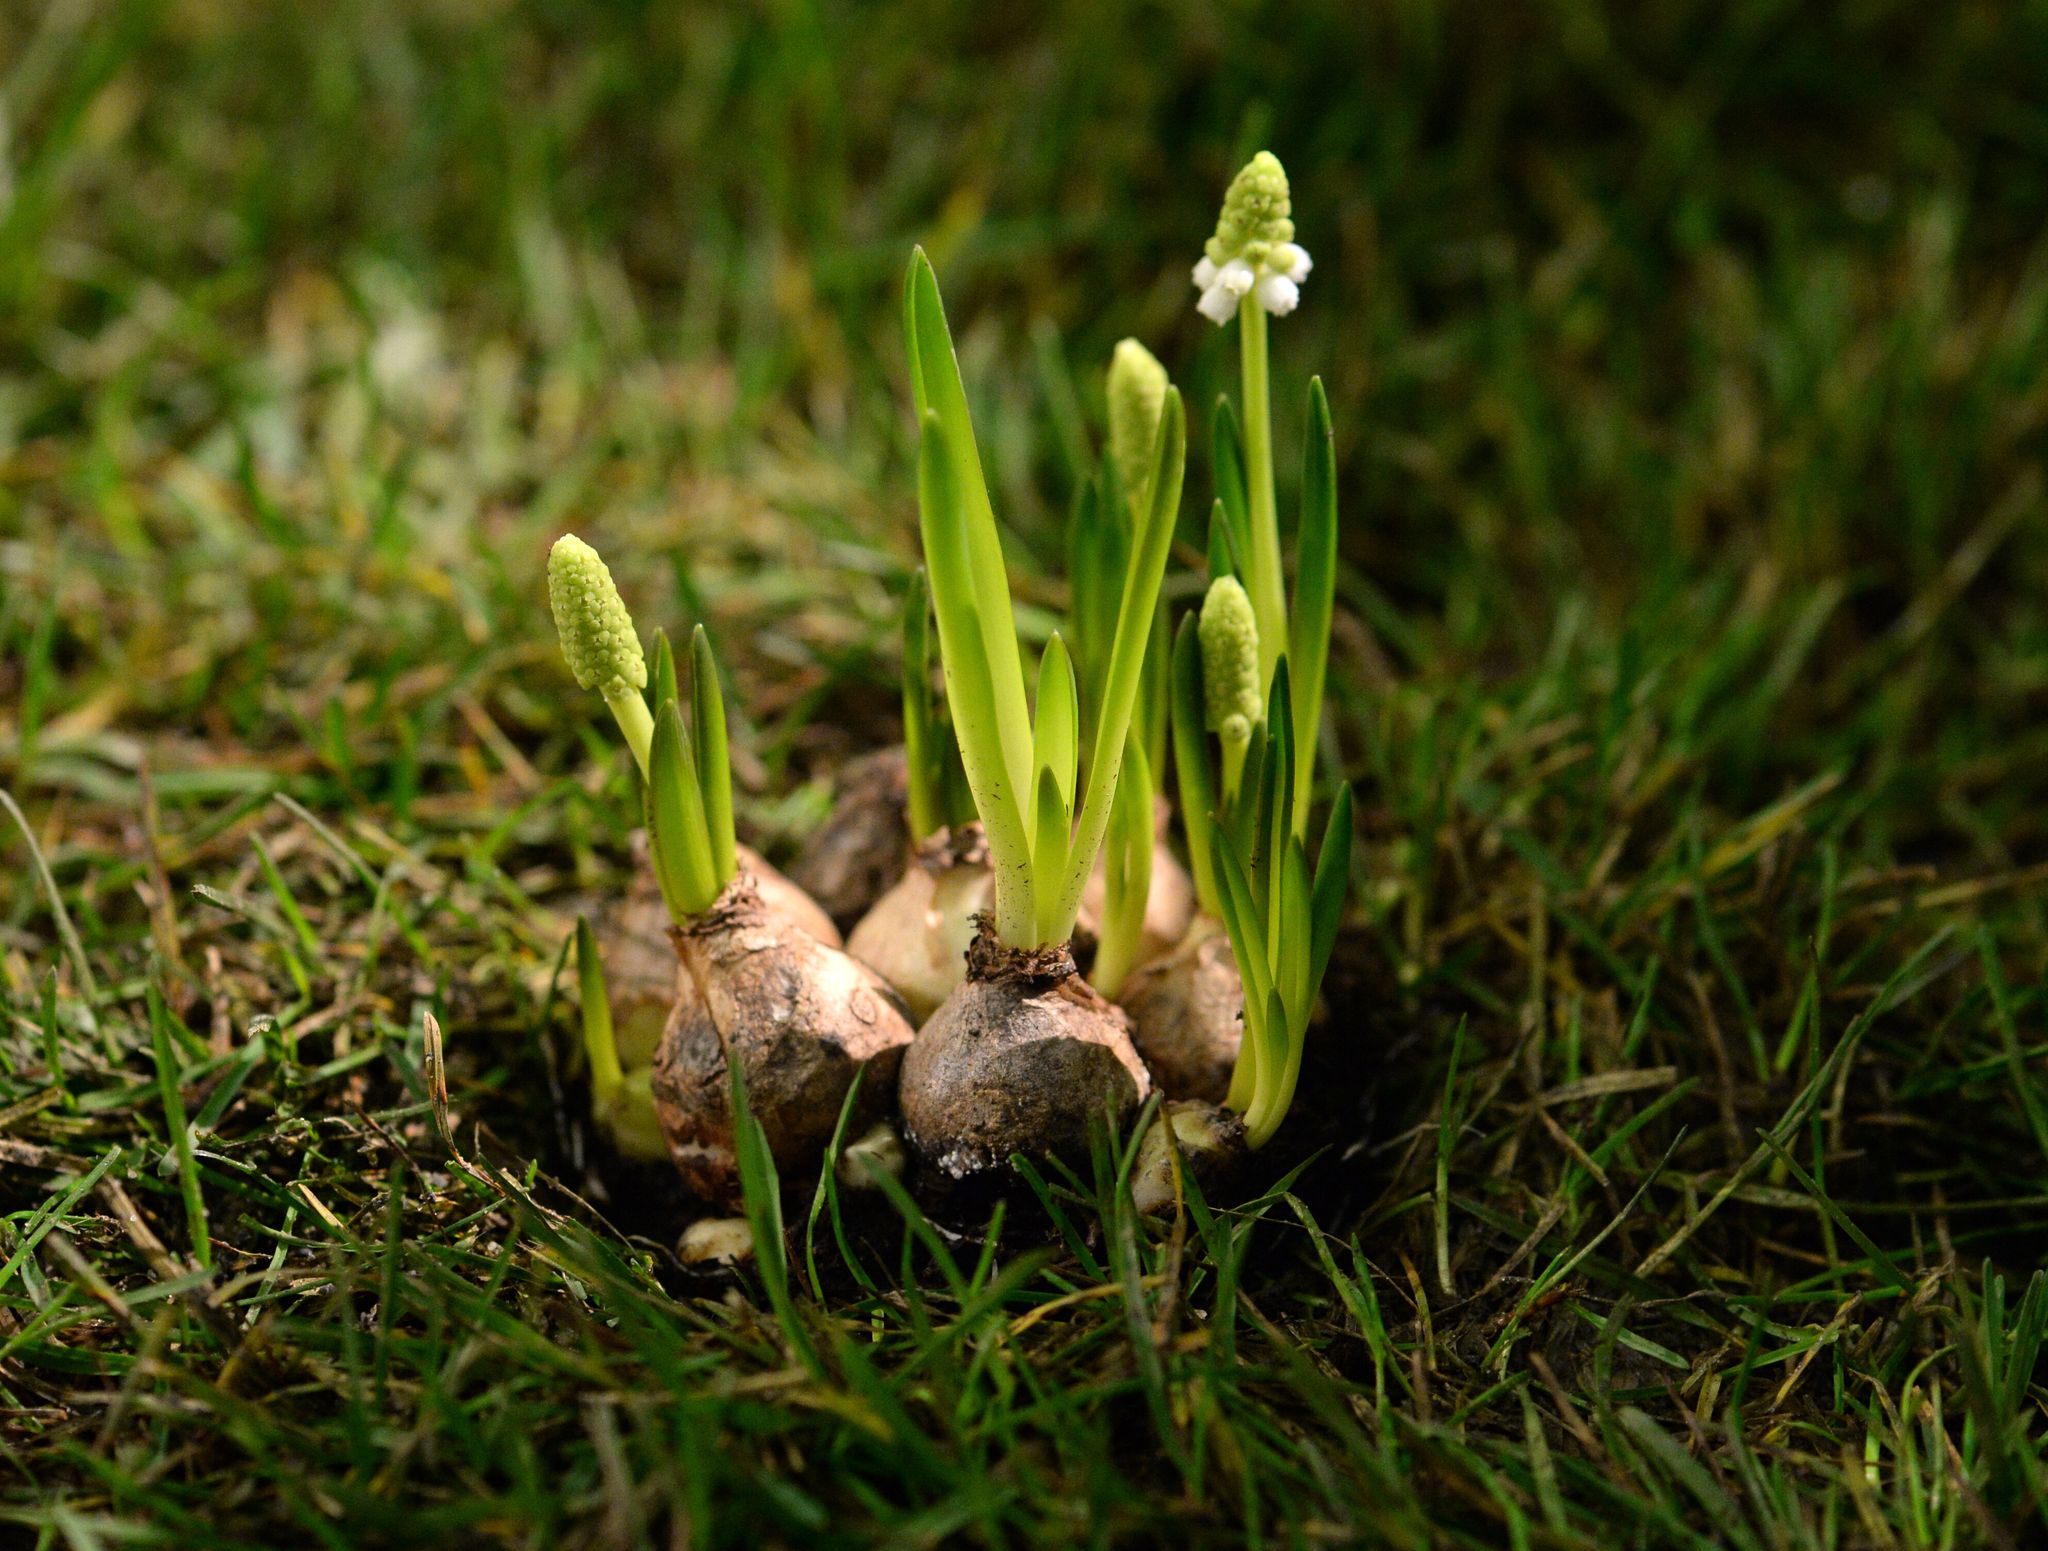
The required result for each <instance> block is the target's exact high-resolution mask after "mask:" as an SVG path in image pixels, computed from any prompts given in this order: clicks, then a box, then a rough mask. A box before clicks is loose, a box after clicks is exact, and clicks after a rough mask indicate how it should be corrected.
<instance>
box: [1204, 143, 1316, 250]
mask: <svg viewBox="0 0 2048 1551" xmlns="http://www.w3.org/2000/svg"><path fill="white" fill-rule="evenodd" d="M1293 214H1294V205H1293V201H1292V199H1291V198H1290V197H1289V195H1288V191H1287V169H1286V168H1285V167H1282V166H1281V165H1280V158H1279V157H1277V156H1275V155H1274V154H1273V153H1272V152H1271V151H1261V152H1259V154H1258V155H1257V156H1254V157H1253V158H1252V159H1251V160H1250V161H1248V162H1246V163H1245V164H1244V166H1243V167H1241V168H1240V169H1239V170H1238V174H1237V176H1236V177H1234V178H1232V179H1231V180H1230V189H1229V191H1228V192H1227V193H1225V194H1224V196H1223V210H1222V212H1221V213H1220V214H1219V215H1218V216H1217V217H1216V235H1215V236H1213V237H1211V238H1210V239H1209V240H1208V242H1207V243H1205V244H1204V245H1203V249H1202V251H1203V252H1204V253H1206V254H1207V255H1208V257H1209V262H1210V263H1212V264H1214V265H1216V266H1217V267H1218V268H1219V269H1220V268H1221V267H1222V266H1223V265H1225V264H1228V263H1229V262H1230V261H1231V260H1232V259H1243V260H1244V261H1245V262H1246V263H1247V264H1250V265H1251V266H1252V267H1253V268H1254V269H1256V268H1258V267H1259V266H1260V265H1261V264H1264V263H1265V262H1266V260H1267V258H1268V257H1270V256H1271V254H1272V251H1273V249H1275V248H1276V247H1278V246H1279V245H1280V244H1281V243H1283V242H1292V241H1294V220H1293Z"/></svg>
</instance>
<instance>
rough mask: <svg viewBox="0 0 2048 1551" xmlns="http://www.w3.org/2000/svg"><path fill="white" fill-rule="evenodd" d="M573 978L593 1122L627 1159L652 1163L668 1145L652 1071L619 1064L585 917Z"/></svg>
mask: <svg viewBox="0 0 2048 1551" xmlns="http://www.w3.org/2000/svg"><path fill="white" fill-rule="evenodd" d="M576 980H577V986H578V989H579V991H580V993H581V1000H582V1003H583V1052H584V1057H585V1059H586V1060H588V1061H589V1062H590V1118H591V1122H592V1123H593V1124H594V1125H596V1126H597V1128H598V1129H599V1130H600V1131H602V1132H603V1133H604V1134H605V1135H606V1136H607V1137H608V1138H609V1139H610V1140H611V1143H612V1145H613V1146H614V1147H616V1148H618V1149H619V1151H620V1152H622V1153H624V1154H626V1155H627V1156H628V1157H632V1158H640V1159H643V1160H647V1161H650V1162H651V1161H654V1160H658V1159H662V1158H666V1157H667V1156H668V1144H667V1143H666V1142H665V1141H663V1139H662V1134H661V1122H660V1120H659V1119H657V1118H656V1116H655V1113H654V1090H653V1087H652V1084H651V1082H650V1075H651V1074H650V1073H649V1072H647V1071H645V1070H642V1071H637V1072H627V1071H626V1070H625V1069H624V1068H623V1067H622V1066H621V1065H620V1064H619V1045H618V1040H617V1039H616V1038H615V1037H614V1035H613V1032H612V1004H611V997H610V994H609V992H608V991H607V990H606V988H605V979H604V964H603V961H602V960H601V959H600V958H599V957H598V952H597V934H596V933H595V932H593V931H591V929H590V921H589V919H588V918H587V917H584V916H578V917H577V918H576Z"/></svg>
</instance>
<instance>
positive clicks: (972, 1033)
mask: <svg viewBox="0 0 2048 1551" xmlns="http://www.w3.org/2000/svg"><path fill="white" fill-rule="evenodd" d="M1151 1091H1152V1080H1151V1077H1150V1075H1149V1074H1148V1073H1147V1072H1146V1070H1145V1063H1144V1062H1143V1061H1141V1060H1139V1059H1138V1052H1137V1050H1136V1049H1135V1048H1134V1047H1133V1046H1132V1044H1131V1036H1130V1020H1129V1019H1127V1018H1126V1017H1125V1016H1124V1015H1123V1013H1122V1011H1121V1010H1119V1009H1118V1008H1117V1007H1116V1006H1115V1005H1114V1004H1113V1003H1111V1002H1109V1001H1106V1000H1104V998H1103V997H1102V996H1101V995H1100V994H1098V993H1097V992H1096V990H1095V988H1094V987H1093V986H1091V985H1089V984H1088V982H1087V981H1085V980H1083V979H1082V978H1081V977H1080V976H1079V975H1078V974H1077V973H1076V972H1075V969H1074V959H1073V955H1072V953H1071V952H1069V951H1068V949H1067V948H1066V947H1065V946H1064V945H1061V946H1059V947H1053V948H1038V949H1033V950H1029V951H1019V950H1016V949H1013V948H1008V947H1005V946H1004V945H1003V944H1002V943H1001V942H999V941H998V940H997V939H996V936H995V933H994V931H993V930H992V929H991V928H990V926H989V923H988V918H987V917H983V919H982V922H981V929H980V931H979V932H978V934H977V935H976V937H975V939H974V944H973V946H972V948H971V949H970V950H969V952H968V958H967V978H966V980H964V981H963V982H962V983H961V985H960V987H959V989H958V990H956V991H955V992H954V993H953V994H952V995H951V996H949V997H948V998H947V999H946V1002H945V1005H944V1006H942V1007H940V1008H939V1010H938V1011H937V1012H935V1013H933V1014H932V1016H931V1018H930V1019H929V1020H928V1021H927V1022H926V1023H925V1026H924V1027H923V1028H922V1029H920V1030H919V1031H918V1035H917V1038H916V1039H915V1040H913V1041H912V1042H911V1046H910V1049H909V1051H908V1052H906V1053H905V1055H904V1057H903V1078H902V1083H901V1087H900V1091H899V1098H900V1102H901V1104H902V1108H903V1130H904V1135H905V1137H906V1139H907V1140H908V1141H909V1142H910V1145H911V1146H912V1147H913V1148H914V1149H916V1151H917V1153H918V1155H919V1156H920V1157H921V1158H922V1159H923V1160H924V1161H925V1162H926V1163H927V1164H928V1165H930V1166H931V1167H932V1168H933V1169H935V1170H937V1171H938V1172H939V1173H940V1174H942V1175H945V1176H946V1177H948V1178H950V1179H954V1180H963V1179H967V1178H969V1177H970V1176H973V1175H977V1174H985V1173H989V1172H991V1171H994V1170H999V1169H1007V1168H1008V1166H1009V1160H1010V1156H1011V1154H1013V1153H1022V1154H1024V1155H1025V1156H1027V1157H1031V1158H1044V1157H1047V1156H1059V1157H1064V1158H1068V1159H1080V1158H1084V1157H1085V1156H1086V1155H1087V1148H1088V1128H1089V1125H1090V1124H1091V1123H1092V1122H1093V1121H1094V1120H1095V1118H1096V1117H1098V1116H1100V1115H1102V1114H1104V1112H1105V1102H1104V1101H1105V1099H1107V1100H1109V1101H1110V1103H1109V1106H1108V1108H1109V1109H1110V1110H1111V1111H1113V1112H1114V1114H1115V1116H1116V1118H1117V1119H1118V1120H1119V1121H1124V1120H1128V1119H1129V1118H1130V1116H1131V1114H1132V1113H1133V1112H1134V1111H1135V1110H1136V1109H1137V1107H1138V1106H1139V1105H1140V1104H1141V1103H1143V1102H1144V1100H1145V1099H1146V1097H1147V1096H1148V1095H1149V1094H1150V1093H1151Z"/></svg>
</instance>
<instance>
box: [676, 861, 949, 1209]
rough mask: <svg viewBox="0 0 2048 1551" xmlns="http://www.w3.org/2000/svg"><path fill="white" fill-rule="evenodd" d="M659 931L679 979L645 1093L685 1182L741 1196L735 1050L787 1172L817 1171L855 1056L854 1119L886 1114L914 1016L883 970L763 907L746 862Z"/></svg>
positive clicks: (715, 1199)
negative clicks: (707, 900)
mask: <svg viewBox="0 0 2048 1551" xmlns="http://www.w3.org/2000/svg"><path fill="white" fill-rule="evenodd" d="M670 936H671V939H672V941H673V943H674V952H675V956H676V958H677V959H678V961H679V962H680V964H681V966H682V978H681V981H680V986H679V992H678V995H677V997H676V1000H675V1003H674V1006H673V1007H672V1008H671V1010H670V1013H669V1017H668V1022H667V1024H666V1026H665V1027H664V1028H663V1030H662V1035H661V1043H660V1045H659V1047H658V1048H657V1049H656V1051H655V1056H654V1074H653V1078H654V1080H653V1088H654V1103H655V1109H656V1112H657V1113H658V1114H659V1116H660V1118H661V1126H662V1132H663V1134H664V1135H665V1136H666V1138H667V1140H668V1149H669V1157H670V1159H671V1161H673V1162H674V1164H675V1166H676V1169H677V1172H678V1173H680V1174H681V1175H682V1177H683V1181H684V1183H685V1185H686V1186H687V1187H688V1188H689V1189H690V1191H691V1192H692V1193H693V1194H694V1195H696V1196H698V1197H700V1198H701V1199H703V1200H705V1201H709V1202H712V1203H714V1204H731V1203H733V1202H736V1201H738V1199H739V1194H740V1191H739V1170H738V1162H737V1159H736V1157H735V1155H734V1152H733V1135H734V1128H733V1115H732V1106H731V1087H730V1079H729V1076H728V1072H727V1067H728V1063H730V1062H732V1061H739V1062H741V1063H743V1066H742V1070H743V1071H744V1072H745V1074H746V1079H747V1091H748V1101H749V1103H750V1105H751V1106H752V1109H753V1112H754V1116H755V1118H756V1119H757V1120H758V1121H759V1122H760V1123H761V1128H762V1131H763V1132H764V1134H765V1135H766V1137H767V1140H768V1146H769V1150H770V1151H771V1152H772V1153H773V1154H774V1158H775V1163H776V1166H777V1168H778V1169H779V1170H780V1171H781V1172H782V1174H783V1177H784V1178H785V1179H800V1178H803V1177H805V1176H807V1175H810V1174H813V1173H815V1171H816V1169H817V1166H818V1164H819V1162H820V1160H821V1159H822V1158H823V1156H824V1152H825V1149H826V1147H827V1145H829V1143H830V1142H831V1139H832V1131H833V1127H834V1126H835V1125H836V1124H837V1123H838V1120H839V1110H840V1106H841V1105H842V1103H843V1102H844V1101H845V1098H846V1093H847V1089H848V1088H849V1087H851V1086H852V1083H853V1078H854V1074H855V1073H856V1072H857V1071H858V1070H860V1068H862V1067H863V1066H866V1067H868V1068H870V1070H869V1071H868V1074H867V1078H866V1080H865V1082H864V1083H863V1084H862V1087H861V1100H860V1103H859V1105H858V1106H857V1113H856V1115H855V1117H854V1121H855V1124H857V1125H860V1126H867V1125H871V1124H873V1123H874V1122H875V1121H877V1120H880V1119H881V1118H883V1116H884V1115H885V1114H886V1113H887V1110H888V1107H889V1095H890V1094H891V1093H892V1092H893V1091H894V1088H895V1080H896V1071H897V1065H898V1063H899V1062H900V1060H901V1059H902V1055H903V1051H904V1048H905V1047H906V1046H907V1045H908V1044H909V1043H910V1038H911V1026H910V1023H909V1021H908V1020H907V1019H906V1018H905V1016H904V1013H903V1008H902V1004H901V1003H900V1002H899V1001H898V1000H897V998H896V996H895V993H894V992H892V991H891V990H890V989H889V987H888V986H887V985H886V984H885V983H884V982H883V981H882V979H881V977H880V976H878V975H876V974H875V973H874V971H872V970H870V969H868V968H867V967H866V966H865V965H862V964H860V963H858V962H856V961H855V960H854V959H852V958H851V957H849V956H848V955H847V954H845V953H842V952H840V951H839V950H838V949H836V948H832V947H828V946H827V945H826V944H824V943H822V942H820V941H818V939H817V938H815V937H813V936H812V935H811V934H810V933H809V932H807V931H804V930H802V929H801V928H799V927H797V926H796V925H794V924H793V923H792V922H791V921H790V919H789V918H788V917H787V916H785V915H782V914H780V913H778V912H777V911H775V910H772V909H770V908H769V907H768V905H767V904H766V903H765V902H764V899H763V896H762V894H761V892H760V890H759V888H758V887H757V886H756V884H755V881H754V879H753V877H752V876H751V874H750V873H748V872H746V871H744V870H743V871H742V872H741V873H740V874H739V875H738V876H737V877H736V878H735V879H734V880H733V881H732V882H731V883H730V884H728V885H727V886H726V888H725V892H724V893H722V894H720V895H719V897H718V899H717V900H716V902H714V903H713V904H712V906H711V908H710V909H708V910H706V911H705V912H704V913H703V914H701V915H699V916H696V917H694V918H693V919H692V920H691V921H689V922H688V923H687V924H686V925H683V926H680V927H676V928H674V929H673V930H672V932H671V933H670Z"/></svg>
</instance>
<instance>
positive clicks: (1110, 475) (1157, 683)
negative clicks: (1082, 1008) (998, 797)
mask: <svg viewBox="0 0 2048 1551" xmlns="http://www.w3.org/2000/svg"><path fill="white" fill-rule="evenodd" d="M1105 386H1106V390H1107V391H1106V393H1105V399H1106V402H1107V406H1108V420H1109V445H1108V447H1107V449H1106V451H1105V454H1104V457H1103V460H1102V466H1101V470H1100V472H1099V474H1098V475H1097V476H1096V477H1095V478H1094V479H1092V480H1091V481H1089V483H1088V484H1087V485H1086V486H1084V487H1083V489H1082V491H1081V498H1080V500H1079V501H1078V502H1077V504H1076V507H1075V512H1074V519H1073V522H1072V524H1071V525H1070V528H1069V551H1070V553H1069V563H1068V575H1069V577H1070V578H1071V585H1072V589H1073V612H1072V620H1071V625H1072V630H1073V648H1074V662H1075V669H1076V672H1077V673H1078V675H1079V678H1080V682H1081V705H1082V708H1083V712H1084V715H1089V714H1092V713H1093V711H1094V708H1095V707H1096V706H1097V705H1098V704H1099V703H1100V700H1101V698H1102V687H1103V681H1104V678H1105V675H1106V674H1107V671H1108V667H1109V659H1110V655H1111V651H1112V648H1113V645H1114V640H1115V633H1116V615H1117V608H1118V604H1119V602H1120V600H1121V599H1122V596H1123V593H1124V589H1125V585H1126V580H1127V575H1128V572H1129V570H1130V566H1131V561H1132V557H1133V555H1134V553H1135V551H1136V543H1135V540H1136V536H1137V534H1138V533H1139V531H1140V528H1141V525H1142V523H1143V522H1144V520H1145V516H1146V513H1147V511H1148V509H1149V501H1150V496H1151V489H1150V485H1151V461H1150V460H1151V456H1152V447H1153V441H1154V439H1155V438H1156V437H1157V435H1158V433H1159V422H1160V418H1161V416H1162V415H1163V414H1164V413H1165V408H1166V393H1167V388H1168V386H1169V384H1168V381H1167V375H1166V368H1165V367H1164V366H1162V365H1160V363H1159V360H1158V358H1157V357H1156V356H1154V355H1153V354H1152V352H1151V351H1149V350H1147V349H1146V348H1145V347H1144V346H1143V345H1142V344H1140V343H1139V342H1138V341H1137V340H1135V339H1125V340H1122V341H1120V342H1119V343H1118V345H1117V347H1116V349H1115V351H1114V352H1113V353H1112V355H1111V357H1110V363H1109V372H1108V378H1107V382H1106V384H1105ZM1166 624H1167V621H1166V606H1165V603H1164V601H1163V600H1162V601H1161V602H1159V603H1158V604H1155V605H1154V608H1153V621H1152V629H1151V634H1150V637H1149V639H1148V640H1147V643H1146V646H1145V659H1144V666H1143V668H1142V669H1141V670H1140V673H1139V688H1138V700H1137V704H1136V706H1135V707H1134V708H1133V710H1132V713H1131V731H1130V734H1129V738H1130V750H1129V752H1127V754H1126V756H1125V759H1124V768H1123V773H1122V775H1121V777H1120V778H1119V781H1118V785H1117V796H1116V804H1115V807H1114V809H1113V811H1112V814H1111V818H1110V826H1109V832H1108V835H1107V836H1106V837H1105V841H1104V845H1103V851H1102V859H1101V861H1100V863H1099V864H1098V865H1097V867H1096V870H1095V872H1094V874H1093V876H1091V877H1090V878H1089V880H1088V888H1087V891H1086V892H1085V893H1084V894H1083V895H1082V901H1081V917H1080V919H1081V924H1082V927H1083V929H1084V931H1085V932H1086V933H1087V934H1088V935H1092V936H1093V937H1094V938H1095V944H1096V946H1095V960H1094V963H1093V964H1092V965H1091V966H1090V968H1089V971H1088V979H1089V983H1090V984H1091V985H1093V986H1094V987H1095V988H1096V989H1097V990H1098V991H1100V992H1102V994H1103V995H1105V996H1108V997H1112V998H1113V997H1115V996H1116V994H1117V992H1118V990H1119V989H1120V988H1121V986H1122V985H1123V981H1124V977H1125V976H1126V975H1127V974H1128V973H1129V972H1130V971H1131V970H1132V969H1133V968H1134V967H1136V966H1137V965H1139V964H1141V963H1144V962H1145V961H1146V960H1148V959H1152V958H1156V957H1158V956H1159V955H1160V954H1162V953H1165V952H1167V951H1168V950H1170V949H1171V948H1172V947H1173V946H1174V945H1175V944H1176V943H1178V942H1179V941H1180V940H1181V938H1182V937H1183V936H1185V935H1186V933H1187V929H1188V925H1189V923H1190V922H1191V921H1192V920H1193V919H1194V890H1193V885H1192V884H1191V883H1190V881H1189V879H1188V875H1187V872H1186V869H1184V868H1183V867H1182V866H1181V864H1180V862H1179V861H1178V860H1177V859H1176V858H1175V856H1174V854H1173V851H1172V849H1171V847H1169V846H1168V845H1167V844H1166V838H1165V836H1166V820H1167V818H1168V813H1167V810H1166V808H1165V806H1164V804H1162V803H1161V802H1160V801H1159V793H1158V786H1157V774H1158V773H1161V772H1163V771H1164V769H1165V766H1166V738H1167V715H1166V668H1167V654H1168V650H1169V642H1168V639H1167V630H1166Z"/></svg>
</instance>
